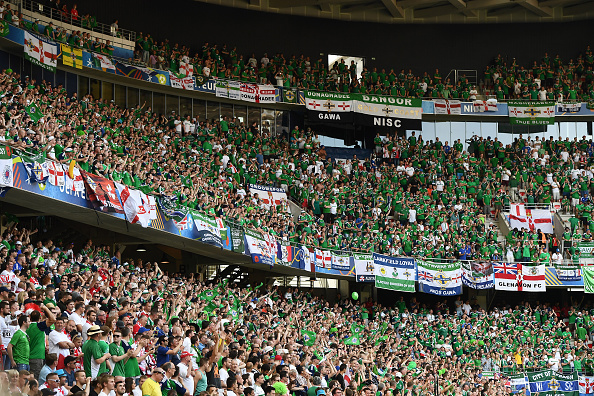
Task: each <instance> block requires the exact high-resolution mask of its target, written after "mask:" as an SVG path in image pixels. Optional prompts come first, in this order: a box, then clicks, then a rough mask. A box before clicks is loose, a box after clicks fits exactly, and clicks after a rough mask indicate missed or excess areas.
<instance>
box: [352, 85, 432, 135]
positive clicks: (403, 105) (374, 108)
mask: <svg viewBox="0 0 594 396" xmlns="http://www.w3.org/2000/svg"><path fill="white" fill-rule="evenodd" d="M351 98H352V99H353V111H354V112H355V122H356V123H357V124H361V125H369V126H375V127H387V128H403V129H407V130H410V129H417V130H420V129H422V126H421V116H422V114H423V107H422V106H423V101H422V100H421V99H409V98H394V97H392V96H379V95H362V94H351Z"/></svg>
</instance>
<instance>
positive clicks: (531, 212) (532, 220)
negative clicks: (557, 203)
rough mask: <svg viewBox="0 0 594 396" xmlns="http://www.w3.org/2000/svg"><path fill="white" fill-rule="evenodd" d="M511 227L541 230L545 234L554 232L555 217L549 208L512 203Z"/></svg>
mask: <svg viewBox="0 0 594 396" xmlns="http://www.w3.org/2000/svg"><path fill="white" fill-rule="evenodd" d="M509 225H510V227H511V228H517V229H518V230H521V229H522V228H526V229H529V230H530V231H534V230H541V231H542V232H544V233H545V234H552V233H553V217H552V216H551V212H550V211H549V210H547V209H526V208H525V207H524V205H523V204H512V205H511V211H510V214H509Z"/></svg>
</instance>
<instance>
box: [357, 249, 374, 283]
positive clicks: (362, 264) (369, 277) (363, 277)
mask: <svg viewBox="0 0 594 396" xmlns="http://www.w3.org/2000/svg"><path fill="white" fill-rule="evenodd" d="M353 259H354V261H355V278H356V279H357V282H375V271H374V270H373V255H371V254H360V253H353Z"/></svg>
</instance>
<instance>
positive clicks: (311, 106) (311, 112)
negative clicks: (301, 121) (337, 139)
mask: <svg viewBox="0 0 594 396" xmlns="http://www.w3.org/2000/svg"><path fill="white" fill-rule="evenodd" d="M305 108H306V109H307V110H308V116H309V121H310V122H315V123H333V124H351V123H352V122H353V114H352V109H353V101H352V100H351V95H350V94H343V93H338V92H317V91H305Z"/></svg>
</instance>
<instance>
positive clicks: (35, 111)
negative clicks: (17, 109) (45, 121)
mask: <svg viewBox="0 0 594 396" xmlns="http://www.w3.org/2000/svg"><path fill="white" fill-rule="evenodd" d="M25 111H26V112H27V114H29V117H31V119H32V120H33V121H35V122H37V121H39V119H40V118H41V117H43V114H41V110H39V107H37V105H36V104H35V103H31V104H30V105H29V106H27V107H25Z"/></svg>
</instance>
